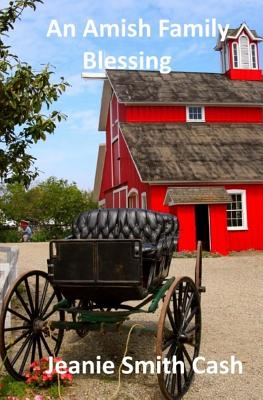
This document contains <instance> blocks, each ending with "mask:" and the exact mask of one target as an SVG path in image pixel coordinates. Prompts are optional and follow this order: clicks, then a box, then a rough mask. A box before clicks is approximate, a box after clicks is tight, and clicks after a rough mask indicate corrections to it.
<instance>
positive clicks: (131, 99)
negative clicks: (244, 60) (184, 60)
mask: <svg viewBox="0 0 263 400" xmlns="http://www.w3.org/2000/svg"><path fill="white" fill-rule="evenodd" d="M107 75H108V78H109V81H110V83H111V85H112V87H113V90H114V91H115V93H116V95H117V97H118V100H119V101H120V102H121V103H147V104H150V103H154V104H162V105H165V104H192V103H194V104H210V105H212V104H225V105H227V104H238V105H239V106H241V105H261V106H262V105H263V80H262V81H240V80H230V79H229V78H227V77H226V76H225V75H223V74H212V73H193V72H171V73H169V74H161V73H160V72H158V71H131V70H130V71H128V70H107Z"/></svg>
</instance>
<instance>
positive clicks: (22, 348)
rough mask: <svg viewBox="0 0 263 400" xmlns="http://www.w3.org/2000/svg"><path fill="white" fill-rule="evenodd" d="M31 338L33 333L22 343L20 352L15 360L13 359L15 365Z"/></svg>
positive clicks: (12, 362) (12, 363)
mask: <svg viewBox="0 0 263 400" xmlns="http://www.w3.org/2000/svg"><path fill="white" fill-rule="evenodd" d="M30 338H31V335H29V336H28V337H27V338H26V340H25V341H24V343H23V344H22V346H21V347H20V349H19V350H18V352H17V353H16V355H15V357H14V358H13V360H12V361H11V365H12V366H14V365H15V363H16V362H17V360H18V359H19V357H20V356H21V354H22V353H23V351H24V348H25V347H26V345H27V343H28V342H29V340H30Z"/></svg>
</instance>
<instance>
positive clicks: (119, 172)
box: [94, 24, 263, 254]
mask: <svg viewBox="0 0 263 400" xmlns="http://www.w3.org/2000/svg"><path fill="white" fill-rule="evenodd" d="M262 40H263V39H262V38H261V37H259V36H258V35H257V33H256V32H255V31H254V30H250V29H249V28H248V26H247V25H246V24H242V25H241V26H240V27H239V28H238V29H229V31H228V34H227V37H226V40H225V41H224V42H221V41H220V40H219V42H218V44H217V46H216V48H215V49H216V50H217V51H219V52H220V53H221V62H222V73H221V74H219V73H188V72H171V73H169V74H160V73H159V72H153V71H131V70H130V71H127V70H108V71H107V72H106V79H105V82H104V87H103V94H102V102H101V113H100V122H99V130H100V131H106V144H105V145H104V144H103V145H101V146H100V149H99V157H98V164H97V172H96V179H95V187H94V190H95V195H96V196H97V198H98V199H99V203H100V206H102V207H103V206H104V207H142V208H148V209H152V210H158V211H164V212H170V213H172V214H175V215H177V217H178V219H179V223H180V241H179V250H189V251H192V250H194V249H195V248H196V242H197V240H200V239H201V240H202V241H203V244H204V248H205V249H206V250H210V251H213V252H219V253H221V254H227V253H228V252H229V251H233V250H236V251H239V250H246V249H263V207H262V204H263V79H262V71H261V69H260V66H259V52H258V51H259V49H258V45H259V42H261V41H262Z"/></svg>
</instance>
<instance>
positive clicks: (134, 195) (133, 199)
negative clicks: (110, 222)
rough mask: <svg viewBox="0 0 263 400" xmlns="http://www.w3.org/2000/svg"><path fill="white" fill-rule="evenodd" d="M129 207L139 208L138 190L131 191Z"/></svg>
mask: <svg viewBox="0 0 263 400" xmlns="http://www.w3.org/2000/svg"><path fill="white" fill-rule="evenodd" d="M128 207H129V208H137V207H138V190H137V189H131V190H130V191H129V193H128Z"/></svg>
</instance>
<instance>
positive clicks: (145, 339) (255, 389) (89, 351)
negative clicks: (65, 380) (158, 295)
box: [18, 243, 263, 400]
mask: <svg viewBox="0 0 263 400" xmlns="http://www.w3.org/2000/svg"><path fill="white" fill-rule="evenodd" d="M18 247H19V250H20V255H19V271H20V272H22V271H23V272H24V271H27V270H30V269H43V270H46V259H47V257H48V244H47V243H20V244H18ZM194 262H195V260H194V259H174V260H173V262H172V267H171V275H175V276H181V275H188V276H193V272H194ZM262 282H263V252H254V253H241V254H239V255H235V256H229V257H219V258H206V259H204V270H203V283H204V285H206V288H207V292H206V293H205V294H203V297H202V313H203V316H202V318H203V331H202V346H201V355H202V356H204V357H205V358H206V360H217V361H221V360H229V358H230V356H231V355H235V356H236V358H237V359H239V360H240V361H242V363H243V367H244V373H243V374H242V375H238V374H235V375H231V374H229V375H209V374H204V375H198V376H196V379H195V381H194V383H193V385H192V387H191V389H190V390H189V392H188V393H187V395H186V396H185V399H188V400H197V399H198V400H199V399H202V400H206V399H209V400H211V399H216V400H220V399H227V400H261V399H262V398H263V379H262V371H263V351H262V339H263V335H262V332H263V329H262V328H263V324H262V322H263V321H262V319H263V313H262V308H263V290H262ZM158 315H159V312H157V313H155V314H154V315H146V316H144V315H139V316H135V317H133V318H132V319H133V321H130V322H128V324H132V323H133V322H134V321H136V322H137V321H138V322H140V323H142V324H144V325H154V324H156V322H157V319H158ZM126 338H127V334H126V333H118V334H116V333H115V334H107V335H102V334H100V333H97V332H96V333H90V334H89V335H88V336H86V337H85V338H84V339H79V337H78V336H77V335H76V333H75V332H69V333H67V334H66V340H65V341H64V345H63V349H62V352H61V355H62V356H63V358H64V359H65V360H68V361H70V360H79V361H80V360H95V359H96V356H97V355H101V357H102V359H104V360H106V359H108V360H113V361H116V363H118V362H119V360H120V359H121V357H122V355H123V352H124V347H125V343H126ZM154 344H155V338H154V335H153V334H149V333H148V334H146V335H142V334H140V333H134V334H133V335H132V338H131V342H130V346H129V355H131V356H132V357H133V358H134V359H141V360H151V359H153V351H154ZM116 387H117V377H116V376H113V377H110V378H109V376H105V375H101V376H94V377H90V376H89V377H87V376H85V377H81V376H80V377H78V378H75V379H74V385H73V387H72V388H70V389H68V390H67V392H66V395H65V397H64V398H65V400H69V399H71V400H73V399H89V400H95V399H96V400H110V398H111V396H112V395H113V393H114V392H115V389H116ZM142 397H143V399H144V400H159V399H161V395H160V392H159V388H158V384H157V378H156V377H155V376H151V375H129V376H123V377H122V387H121V392H120V395H119V397H118V399H123V400H125V399H127V400H128V399H140V398H142Z"/></svg>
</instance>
